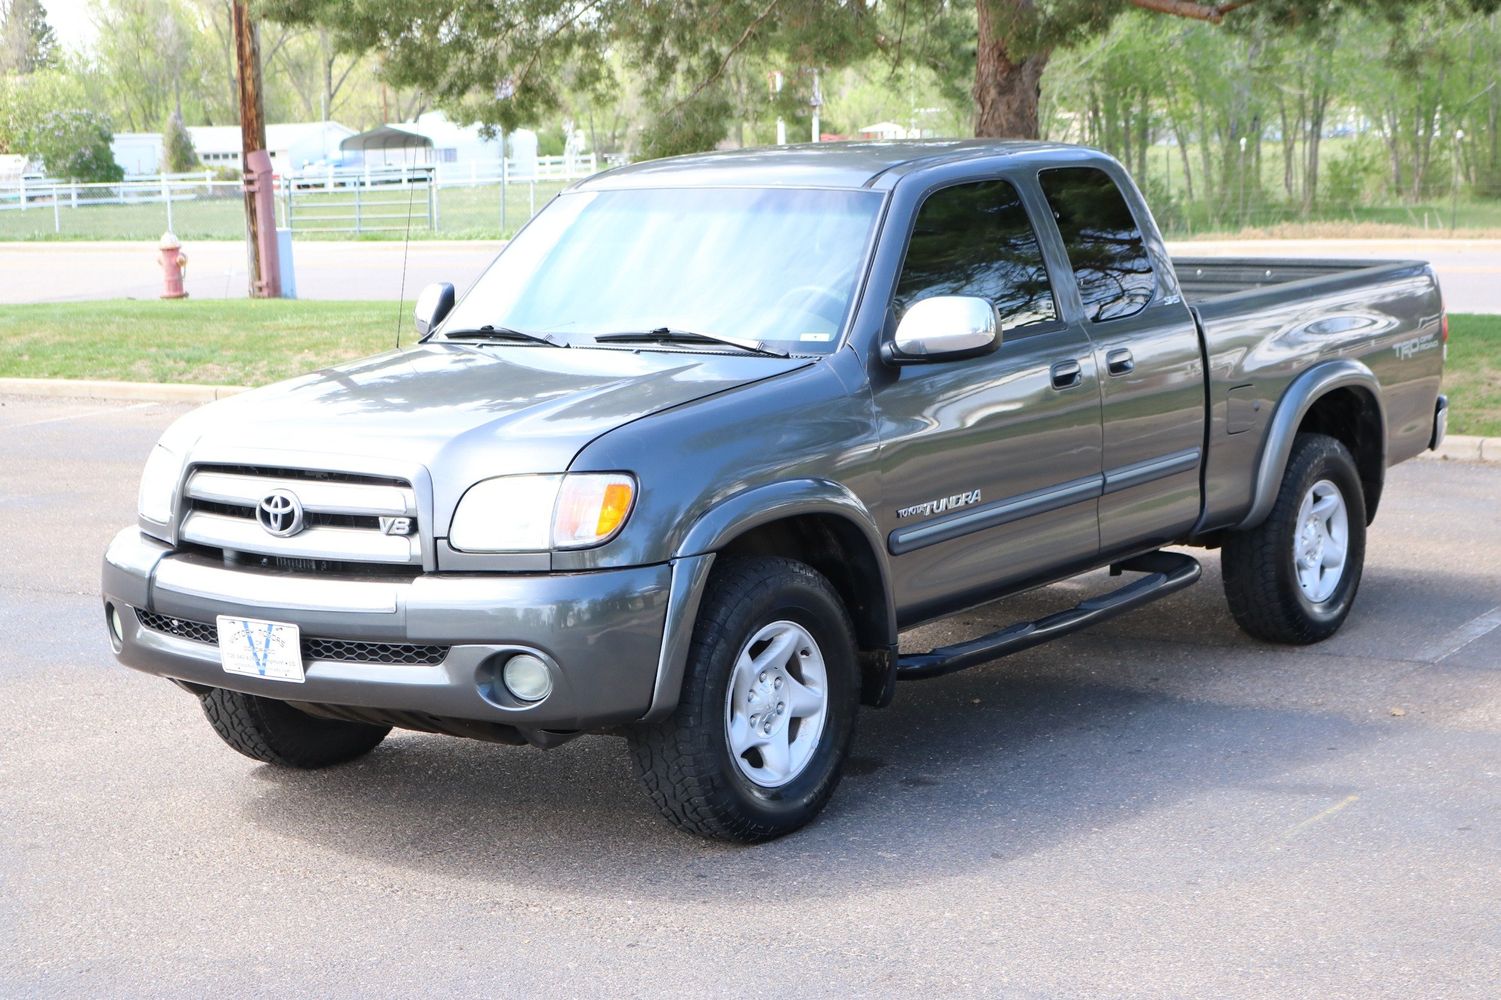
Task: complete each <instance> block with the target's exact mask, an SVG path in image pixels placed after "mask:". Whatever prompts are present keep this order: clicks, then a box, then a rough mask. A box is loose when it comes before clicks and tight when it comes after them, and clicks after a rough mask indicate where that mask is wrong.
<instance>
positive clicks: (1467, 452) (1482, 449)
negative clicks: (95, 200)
mask: <svg viewBox="0 0 1501 1000" xmlns="http://www.w3.org/2000/svg"><path fill="white" fill-rule="evenodd" d="M249 389H250V386H244V385H191V384H188V383H185V382H108V381H104V380H102V379H65V378H0V395H8V396H40V397H53V398H58V399H120V400H131V401H134V402H151V403H212V402H213V401H214V400H216V399H224V398H226V397H228V396H234V395H237V394H238V393H242V392H247V391H249ZM1418 457H1419V458H1426V459H1429V460H1431V461H1436V462H1487V463H1493V464H1497V465H1501V438H1487V437H1471V436H1469V435H1465V434H1450V435H1449V436H1448V437H1446V438H1444V443H1443V444H1441V445H1439V448H1438V450H1437V451H1425V452H1423V453H1421V454H1420V455H1419V456H1418Z"/></svg>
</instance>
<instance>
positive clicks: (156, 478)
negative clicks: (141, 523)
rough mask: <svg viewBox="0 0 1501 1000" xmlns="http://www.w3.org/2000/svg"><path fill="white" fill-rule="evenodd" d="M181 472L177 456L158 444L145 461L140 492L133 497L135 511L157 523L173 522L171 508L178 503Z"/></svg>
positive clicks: (180, 463)
mask: <svg viewBox="0 0 1501 1000" xmlns="http://www.w3.org/2000/svg"><path fill="white" fill-rule="evenodd" d="M181 472H182V462H181V460H179V459H178V457H177V456H176V455H174V454H172V453H171V452H170V451H168V450H167V449H166V448H163V447H162V446H161V445H157V446H156V447H155V448H153V449H151V457H150V458H148V459H146V468H145V469H143V470H141V489H140V492H139V493H138V494H137V495H136V509H137V510H138V511H139V512H140V515H141V517H142V518H144V519H145V520H147V521H152V522H154V523H156V524H167V523H169V522H170V521H171V520H172V507H173V505H174V504H175V503H176V502H177V477H178V475H179V474H180V473H181Z"/></svg>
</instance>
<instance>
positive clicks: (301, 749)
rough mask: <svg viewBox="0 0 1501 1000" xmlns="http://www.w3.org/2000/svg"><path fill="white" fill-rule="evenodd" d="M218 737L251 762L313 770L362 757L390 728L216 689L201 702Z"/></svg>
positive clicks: (203, 697) (374, 746) (376, 744)
mask: <svg viewBox="0 0 1501 1000" xmlns="http://www.w3.org/2000/svg"><path fill="white" fill-rule="evenodd" d="M198 701H199V703H200V704H202V705H203V714H204V715H205V716H207V717H208V722H209V725H211V726H213V727H214V732H216V733H218V734H219V738H220V739H222V740H223V741H224V742H225V743H228V744H229V745H230V746H231V747H233V748H234V749H236V750H238V751H239V752H240V753H242V754H244V755H245V756H246V757H249V758H250V759H252V760H258V761H261V762H263V763H266V764H278V765H280V766H282V767H297V768H302V769H304V770H312V769H314V768H319V767H328V766H330V765H332V764H342V763H344V762H345V761H349V760H354V759H355V758H356V757H361V756H364V755H365V754H367V753H369V752H370V751H371V750H374V749H375V748H376V747H377V746H379V745H380V741H381V740H383V739H385V738H386V734H387V733H389V732H390V731H391V727H390V726H369V725H365V724H363V723H359V722H344V721H342V720H339V719H319V718H315V717H313V716H311V715H308V714H307V713H306V712H299V711H298V710H297V709H295V708H293V707H292V706H290V705H288V704H286V703H285V702H280V701H276V700H275V699H272V698H258V697H256V696H255V695H253V694H242V693H241V692H239V691H225V690H223V689H220V688H216V689H214V690H213V691H210V692H209V693H208V694H205V695H201V696H199V698H198Z"/></svg>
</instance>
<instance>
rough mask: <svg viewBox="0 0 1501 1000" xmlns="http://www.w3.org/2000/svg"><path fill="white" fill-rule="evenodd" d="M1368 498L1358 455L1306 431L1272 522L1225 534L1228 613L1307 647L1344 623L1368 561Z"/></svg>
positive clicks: (1258, 631) (1273, 637) (1262, 633)
mask: <svg viewBox="0 0 1501 1000" xmlns="http://www.w3.org/2000/svg"><path fill="white" fill-rule="evenodd" d="M1365 528H1366V516H1365V496H1364V493H1363V492H1362V488H1361V485H1360V475H1359V473H1358V472H1357V470H1356V468H1355V460H1354V459H1353V458H1351V457H1350V452H1349V451H1348V450H1347V449H1346V448H1345V446H1344V445H1343V444H1341V443H1340V442H1339V441H1337V440H1335V439H1334V438H1332V437H1329V436H1327V435H1324V434H1300V435H1298V438H1297V441H1296V442H1294V444H1293V450H1292V454H1291V455H1290V456H1289V457H1288V462H1287V470H1286V472H1284V473H1283V476H1282V485H1281V488H1280V489H1279V491H1278V493H1277V501H1276V503H1275V504H1274V505H1273V507H1272V512H1271V514H1269V515H1268V516H1267V519H1266V520H1265V521H1263V522H1262V523H1261V524H1259V525H1257V526H1256V527H1255V528H1252V529H1250V530H1248V531H1238V532H1233V533H1231V534H1230V535H1229V536H1227V537H1226V539H1225V545H1224V548H1223V550H1222V552H1221V556H1220V562H1221V565H1222V567H1223V569H1224V578H1225V597H1226V599H1227V600H1228V601H1229V604H1230V613H1231V614H1232V615H1234V616H1235V621H1236V624H1238V625H1239V626H1240V627H1241V628H1242V629H1243V630H1245V631H1246V632H1247V633H1248V634H1250V635H1253V636H1255V637H1256V638H1258V639H1266V640H1267V641H1269V642H1282V643H1290V644H1296V645H1302V644H1307V643H1312V642H1318V641H1320V640H1322V639H1327V638H1329V636H1331V635H1333V634H1334V633H1335V632H1337V631H1339V627H1340V626H1341V625H1343V624H1344V621H1345V618H1346V617H1348V616H1349V614H1350V608H1351V606H1352V605H1353V604H1354V602H1355V593H1356V591H1357V590H1358V589H1359V588H1360V575H1361V570H1362V569H1363V568H1364V564H1365Z"/></svg>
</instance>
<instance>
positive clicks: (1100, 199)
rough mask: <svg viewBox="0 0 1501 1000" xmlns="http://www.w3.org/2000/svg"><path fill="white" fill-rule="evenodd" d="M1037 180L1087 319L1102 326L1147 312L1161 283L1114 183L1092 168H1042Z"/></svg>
mask: <svg viewBox="0 0 1501 1000" xmlns="http://www.w3.org/2000/svg"><path fill="white" fill-rule="evenodd" d="M1039 179H1040V180H1041V182H1042V191H1043V194H1045V195H1046V196H1047V199H1048V205H1049V206H1050V207H1051V208H1052V209H1053V218H1055V219H1057V220H1058V231H1059V232H1060V233H1062V234H1063V245H1064V246H1065V247H1066V248H1067V249H1068V259H1069V263H1070V264H1071V265H1073V269H1074V278H1075V279H1076V280H1077V281H1078V283H1079V297H1080V298H1082V299H1083V300H1084V315H1085V316H1087V317H1089V318H1090V319H1091V320H1093V321H1095V322H1099V321H1100V320H1106V319H1120V318H1122V317H1124V316H1134V315H1135V314H1136V313H1139V312H1141V311H1142V310H1143V309H1145V308H1146V306H1147V303H1148V302H1150V301H1151V300H1152V291H1153V289H1155V288H1156V287H1157V279H1156V278H1155V277H1154V276H1153V274H1152V262H1151V260H1150V259H1148V257H1147V248H1146V245H1145V243H1144V242H1143V240H1142V237H1141V230H1140V229H1139V228H1137V225H1136V220H1135V219H1133V218H1132V217H1131V209H1130V208H1129V207H1127V205H1126V199H1125V198H1123V197H1121V193H1120V189H1119V188H1117V187H1116V186H1115V181H1113V180H1111V179H1110V175H1109V174H1107V173H1105V172H1104V171H1103V170H1096V169H1095V168H1093V167H1063V168H1060V169H1057V170H1044V171H1043V172H1042V174H1041V176H1040V178H1039Z"/></svg>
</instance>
